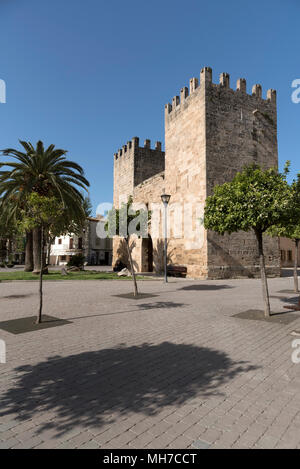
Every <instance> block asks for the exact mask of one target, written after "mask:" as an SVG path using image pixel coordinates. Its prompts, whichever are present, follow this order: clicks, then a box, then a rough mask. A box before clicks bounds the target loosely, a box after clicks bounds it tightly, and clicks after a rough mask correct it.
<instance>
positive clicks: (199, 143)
mask: <svg viewBox="0 0 300 469" xmlns="http://www.w3.org/2000/svg"><path fill="white" fill-rule="evenodd" d="M148 146H149V143H148ZM158 150H159V151H160V147H159V148H158ZM121 156H122V155H121ZM122 157H124V156H122ZM136 158H137V160H139V161H141V159H139V157H136ZM119 160H120V151H119V153H118V154H117V155H115V178H114V194H115V203H116V198H118V197H119V195H120V191H121V192H125V194H126V196H127V195H129V194H131V195H132V196H133V199H134V201H136V202H144V203H146V204H148V205H150V204H151V203H154V202H156V203H158V202H160V194H161V193H162V191H163V189H165V190H166V191H167V192H168V193H169V194H170V195H171V201H172V204H173V207H177V208H176V210H178V207H179V210H180V206H181V207H183V214H182V218H180V216H179V217H178V212H177V220H178V219H179V220H180V221H179V223H182V224H184V217H185V216H186V214H187V213H189V210H190V209H191V213H190V214H189V215H190V224H191V228H192V231H193V233H194V234H193V236H192V237H190V236H186V235H185V234H184V229H183V230H182V232H183V234H182V235H181V236H179V237H178V236H176V233H175V231H176V230H175V231H174V229H173V231H172V229H171V232H170V239H169V252H170V259H169V262H170V264H175V265H183V266H185V267H186V268H187V272H188V276H191V277H197V278H226V277H239V276H255V275H256V274H258V272H259V265H258V264H259V261H258V253H257V246H256V239H255V236H254V234H253V233H251V232H249V233H245V232H239V233H235V234H232V235H230V236H229V235H225V236H219V235H217V234H216V233H213V232H211V231H205V230H204V228H203V226H202V228H201V227H199V226H198V227H197V225H199V220H201V212H202V214H203V208H204V204H205V200H206V197H207V196H209V195H211V194H212V191H213V187H214V186H215V185H216V184H222V183H224V182H226V181H230V180H232V178H233V176H234V175H235V174H236V172H237V171H240V170H242V169H243V167H244V166H245V165H248V164H250V163H253V162H256V163H258V164H260V165H261V166H262V167H264V168H270V167H277V165H278V149H277V109H276V92H275V91H274V90H268V92H267V96H266V99H264V98H263V96H262V88H261V86H260V85H254V86H253V88H252V94H251V95H250V94H247V87H246V80H245V79H239V80H238V82H237V86H236V89H235V90H233V89H231V88H230V77H229V75H228V74H227V73H222V74H221V75H220V82H219V84H214V83H213V81H212V70H211V68H209V67H205V68H203V69H202V70H201V73H200V83H199V80H198V79H197V78H192V79H191V80H190V87H189V90H188V88H187V87H184V88H182V89H181V91H180V97H179V96H175V97H174V98H173V100H172V103H171V104H167V105H166V106H165V155H164V154H163V153H162V152H161V154H160V156H157V155H156V156H154V154H153V155H152V156H151V155H149V156H147V157H146V160H144V163H142V164H145V168H149V167H150V168H151V170H150V171H149V169H145V172H144V173H143V174H144V176H143V175H142V176H141V168H140V167H139V166H134V165H133V166H132V170H131V171H129V173H130V177H131V179H130V183H129V182H128V181H129V180H128V174H127V173H126V175H125V172H124V171H122V172H120V171H119V170H118V168H119V167H120V161H119ZM124 166H125V165H124ZM142 179H143V180H142ZM124 186H125V187H124ZM184 207H186V208H184ZM170 211H171V214H170V217H171V219H172V207H170ZM171 225H172V223H171ZM117 245H118V240H115V247H117ZM144 245H145V247H144V248H143V243H142V242H141V243H140V244H136V247H135V249H134V251H135V253H134V255H135V259H136V265H137V270H144V269H145V267H146V266H147V265H149V263H147V260H145V259H144V260H143V258H145V257H147V255H148V256H149V250H150V249H153V250H154V256H153V264H154V270H158V266H159V265H160V263H159V261H158V259H159V257H160V255H161V253H160V252H159V246H160V245H161V240H160V239H156V240H154V239H153V240H152V241H151V246H150V247H149V244H148V245H147V244H146V243H145V242H144ZM265 249H266V264H267V268H268V271H269V273H270V274H273V275H279V274H280V257H279V245H278V241H277V239H276V238H268V237H266V239H265ZM114 251H115V259H114V260H116V257H117V249H115V250H114ZM151 255H152V254H151ZM155 255H156V261H155Z"/></svg>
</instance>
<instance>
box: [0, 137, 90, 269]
mask: <svg viewBox="0 0 300 469" xmlns="http://www.w3.org/2000/svg"><path fill="white" fill-rule="evenodd" d="M20 144H21V145H22V147H23V149H24V150H25V151H19V150H15V149H14V148H7V149H5V150H2V151H1V153H2V155H4V156H9V157H11V158H12V159H13V160H12V161H5V162H3V163H0V169H1V168H4V170H2V171H0V197H1V198H2V204H3V206H5V205H10V206H11V207H12V211H11V212H13V213H11V215H10V216H14V217H15V218H17V217H18V213H19V211H20V209H23V210H24V208H25V209H26V207H24V200H26V196H27V195H28V194H30V193H32V192H36V193H38V194H39V195H43V196H49V197H53V196H54V197H56V198H57V199H58V200H60V201H61V202H62V203H63V206H64V208H65V211H66V213H67V216H68V218H70V219H73V220H82V219H83V217H84V216H85V215H84V209H83V199H84V197H83V195H82V193H81V192H80V188H81V189H84V190H87V187H89V182H88V181H87V179H86V178H85V176H84V171H83V169H82V167H81V166H80V165H79V164H77V163H75V162H74V161H69V160H68V159H67V158H66V156H65V155H66V154H67V151H66V150H62V149H56V148H55V146H54V145H50V146H49V147H48V148H47V149H46V150H45V148H44V144H43V142H41V141H38V142H37V144H36V147H34V146H33V145H32V143H30V142H25V141H22V140H20ZM26 239H27V243H29V245H30V243H31V242H32V244H33V263H34V272H36V273H38V272H39V271H40V269H41V244H42V243H43V240H42V239H41V232H40V230H39V229H38V228H36V229H34V230H33V232H32V234H31V233H27V235H26ZM31 240H32V241H31ZM26 252H27V253H28V256H29V255H30V249H29V247H28V246H27V249H26ZM26 264H27V267H28V265H29V264H30V260H29V259H27V262H26ZM29 268H30V267H29Z"/></svg>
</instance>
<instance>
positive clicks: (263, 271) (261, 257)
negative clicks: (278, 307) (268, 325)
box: [255, 231, 271, 318]
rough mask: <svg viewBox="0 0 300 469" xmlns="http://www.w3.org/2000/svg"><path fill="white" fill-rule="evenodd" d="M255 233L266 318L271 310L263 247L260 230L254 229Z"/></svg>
mask: <svg viewBox="0 0 300 469" xmlns="http://www.w3.org/2000/svg"><path fill="white" fill-rule="evenodd" d="M255 234H256V238H257V242H258V252H259V263H260V275H261V282H262V291H263V299H264V304H265V317H266V318H268V317H270V316H271V310H270V298H269V288H268V280H267V274H266V266H265V256H264V247H263V233H262V231H256V232H255Z"/></svg>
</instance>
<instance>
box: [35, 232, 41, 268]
mask: <svg viewBox="0 0 300 469" xmlns="http://www.w3.org/2000/svg"><path fill="white" fill-rule="evenodd" d="M41 241H42V239H41V229H40V228H34V229H33V264H34V269H33V273H34V274H39V273H40V270H41V245H42V242H41Z"/></svg>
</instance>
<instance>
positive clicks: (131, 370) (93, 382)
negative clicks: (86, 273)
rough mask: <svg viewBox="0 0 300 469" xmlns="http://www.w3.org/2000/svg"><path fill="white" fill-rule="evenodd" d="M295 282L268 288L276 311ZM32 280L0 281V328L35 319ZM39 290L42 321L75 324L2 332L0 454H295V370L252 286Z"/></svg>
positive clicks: (176, 282) (102, 284)
mask: <svg viewBox="0 0 300 469" xmlns="http://www.w3.org/2000/svg"><path fill="white" fill-rule="evenodd" d="M291 287H292V280H291V279H290V278H281V279H279V278H278V279H270V294H271V303H272V309H273V311H276V312H279V311H284V309H283V304H284V298H288V299H291V298H294V297H295V295H293V294H283V293H280V291H281V290H284V289H290V288H291ZM37 288H38V286H37V283H33V282H12V283H4V282H2V283H0V301H1V303H0V304H1V311H0V318H1V319H0V320H1V321H5V320H9V319H15V318H18V317H26V316H31V315H33V314H34V313H35V311H36V309H37V301H38V299H37ZM140 288H141V291H143V293H147V294H149V295H150V294H153V295H156V296H153V297H151V298H144V299H140V300H133V299H124V298H118V297H116V296H114V295H116V294H118V293H127V292H129V291H131V283H130V282H127V281H72V282H71V281H65V282H47V283H45V301H44V312H45V314H48V315H51V316H56V317H59V318H62V319H66V320H68V321H70V322H71V324H66V325H63V326H61V327H54V328H49V329H44V330H39V331H35V332H29V333H26V334H20V335H12V334H10V333H8V332H5V331H1V330H0V339H4V340H5V341H6V346H7V363H6V364H5V365H4V364H0V449H1V448H3V449H4V448H61V449H63V448H86V449H89V448H197V447H198V448H205V447H207V446H210V447H211V448H300V364H299V365H296V364H293V362H292V360H291V354H292V346H291V344H292V341H293V340H294V339H295V338H296V337H293V336H292V335H291V332H292V331H294V330H300V313H296V318H297V319H296V320H295V321H293V322H292V323H290V324H288V325H282V324H278V323H272V322H262V321H250V320H244V319H238V318H233V317H232V315H234V314H237V313H239V312H241V311H245V310H248V309H261V307H262V302H261V287H260V282H259V281H258V280H250V279H249V280H222V281H190V280H180V279H173V280H172V281H171V282H170V283H169V284H168V285H164V284H163V283H162V282H161V281H158V280H156V281H155V280H147V281H143V282H140Z"/></svg>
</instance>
